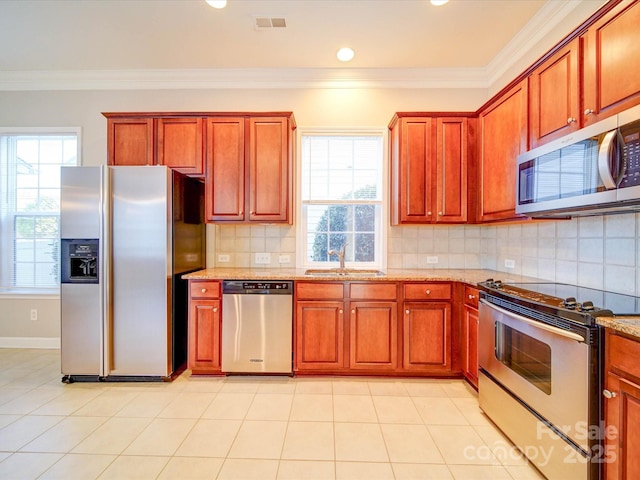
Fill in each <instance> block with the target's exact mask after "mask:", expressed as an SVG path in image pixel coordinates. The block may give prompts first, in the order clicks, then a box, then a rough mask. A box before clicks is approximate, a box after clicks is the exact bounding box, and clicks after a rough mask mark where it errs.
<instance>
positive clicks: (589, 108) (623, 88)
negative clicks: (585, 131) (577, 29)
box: [583, 0, 640, 125]
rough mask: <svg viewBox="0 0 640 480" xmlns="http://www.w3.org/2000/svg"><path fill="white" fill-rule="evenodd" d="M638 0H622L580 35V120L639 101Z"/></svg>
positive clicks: (599, 117) (598, 117) (595, 118)
mask: <svg viewBox="0 0 640 480" xmlns="http://www.w3.org/2000/svg"><path fill="white" fill-rule="evenodd" d="M639 25H640V2H638V1H632V0H624V1H623V2H621V3H620V5H618V6H616V7H615V8H614V9H613V10H611V12H609V13H607V14H606V15H605V16H604V17H602V18H601V19H600V20H598V21H597V22H595V23H594V24H593V25H592V26H591V27H589V29H588V30H587V33H586V34H585V35H584V36H583V42H584V105H583V107H584V112H583V113H584V123H585V124H586V125H588V124H590V123H594V122H596V121H598V120H602V119H603V118H605V117H608V116H610V115H613V114H615V113H618V112H620V111H622V110H625V109H627V108H629V107H632V106H634V105H637V104H638V103H640V75H638V72H640V28H638V26H639Z"/></svg>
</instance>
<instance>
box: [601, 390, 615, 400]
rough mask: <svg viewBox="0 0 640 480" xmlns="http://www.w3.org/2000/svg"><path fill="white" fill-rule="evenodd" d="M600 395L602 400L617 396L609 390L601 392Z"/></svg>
mask: <svg viewBox="0 0 640 480" xmlns="http://www.w3.org/2000/svg"><path fill="white" fill-rule="evenodd" d="M602 395H604V398H615V397H617V396H618V394H617V393H616V392H612V391H611V390H607V389H606V388H605V389H604V390H603V391H602Z"/></svg>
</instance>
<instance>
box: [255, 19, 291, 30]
mask: <svg viewBox="0 0 640 480" xmlns="http://www.w3.org/2000/svg"><path fill="white" fill-rule="evenodd" d="M253 19H254V22H255V28H256V30H266V29H268V28H286V27H287V20H286V19H285V18H284V17H267V16H255V17H253Z"/></svg>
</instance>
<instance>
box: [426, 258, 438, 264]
mask: <svg viewBox="0 0 640 480" xmlns="http://www.w3.org/2000/svg"><path fill="white" fill-rule="evenodd" d="M427 263H438V257H436V256H427Z"/></svg>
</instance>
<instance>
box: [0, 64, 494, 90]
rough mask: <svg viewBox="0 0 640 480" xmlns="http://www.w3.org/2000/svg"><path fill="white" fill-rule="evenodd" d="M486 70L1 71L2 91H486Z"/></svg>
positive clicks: (228, 69)
mask: <svg viewBox="0 0 640 480" xmlns="http://www.w3.org/2000/svg"><path fill="white" fill-rule="evenodd" d="M486 77H487V74H486V69H484V68H449V69H443V68H410V69H396V68H388V69H385V68H353V69H350V68H220V69H200V70H76V71H21V72H0V91H35V90H177V89H186V90H193V89H285V88H336V89H340V88H341V89H346V88H418V89H420V88H484V87H485V84H486Z"/></svg>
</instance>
